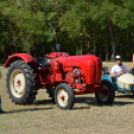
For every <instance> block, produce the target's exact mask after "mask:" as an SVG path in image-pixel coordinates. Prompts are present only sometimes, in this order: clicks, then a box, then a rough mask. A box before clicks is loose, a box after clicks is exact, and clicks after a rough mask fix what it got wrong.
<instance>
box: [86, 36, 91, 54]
mask: <svg viewBox="0 0 134 134" xmlns="http://www.w3.org/2000/svg"><path fill="white" fill-rule="evenodd" d="M87 44H88V46H87V47H88V54H89V53H90V40H89V39H88V43H87Z"/></svg>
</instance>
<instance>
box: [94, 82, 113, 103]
mask: <svg viewBox="0 0 134 134" xmlns="http://www.w3.org/2000/svg"><path fill="white" fill-rule="evenodd" d="M114 97H115V90H114V86H113V84H112V83H111V82H109V81H107V80H102V92H101V93H95V98H96V100H97V102H98V103H99V104H100V105H111V104H112V103H113V102H114Z"/></svg>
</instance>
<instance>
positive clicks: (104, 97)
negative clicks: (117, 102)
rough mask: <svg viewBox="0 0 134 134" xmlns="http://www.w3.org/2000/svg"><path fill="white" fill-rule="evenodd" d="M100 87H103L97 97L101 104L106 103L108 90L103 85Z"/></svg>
mask: <svg viewBox="0 0 134 134" xmlns="http://www.w3.org/2000/svg"><path fill="white" fill-rule="evenodd" d="M102 87H103V91H102V93H98V97H99V98H100V100H101V101H102V102H106V101H107V100H108V98H109V90H108V87H107V86H106V85H103V86H102Z"/></svg>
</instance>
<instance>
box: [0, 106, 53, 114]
mask: <svg viewBox="0 0 134 134" xmlns="http://www.w3.org/2000/svg"><path fill="white" fill-rule="evenodd" d="M49 109H52V108H51V107H50V108H33V109H32V108H31V109H20V110H12V111H8V112H6V111H1V112H0V114H12V113H20V112H29V111H30V112H35V111H40V110H49Z"/></svg>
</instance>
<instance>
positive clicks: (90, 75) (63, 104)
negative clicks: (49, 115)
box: [5, 46, 115, 109]
mask: <svg viewBox="0 0 134 134" xmlns="http://www.w3.org/2000/svg"><path fill="white" fill-rule="evenodd" d="M58 47H59V46H57V48H58ZM58 49H59V48H58ZM7 67H8V72H7V79H6V81H7V90H8V93H9V96H10V98H11V99H12V101H13V102H15V103H16V104H31V103H32V102H33V100H34V99H35V96H36V94H37V90H38V89H39V88H44V89H47V91H48V93H49V95H50V96H51V97H52V99H53V100H54V102H55V103H56V104H57V106H58V107H59V108H61V109H71V108H72V107H73V105H74V101H75V95H82V94H89V93H95V97H96V100H97V101H98V103H99V104H100V105H111V104H112V103H113V101H114V97H115V91H114V86H113V85H112V84H111V83H110V82H109V81H107V80H102V81H101V76H102V62H101V60H100V59H99V58H98V57H95V56H93V55H83V56H69V54H68V53H65V52H59V51H57V52H53V53H50V54H49V55H48V56H47V57H38V58H36V59H34V58H33V57H32V56H31V55H29V54H26V53H16V54H13V55H12V56H10V57H9V58H8V59H7V61H6V63H5V68H7ZM76 89H77V90H76Z"/></svg>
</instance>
